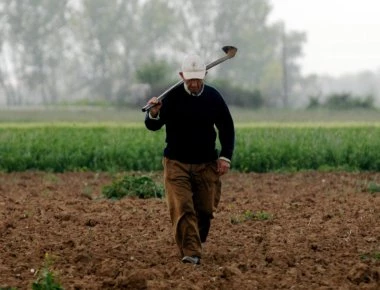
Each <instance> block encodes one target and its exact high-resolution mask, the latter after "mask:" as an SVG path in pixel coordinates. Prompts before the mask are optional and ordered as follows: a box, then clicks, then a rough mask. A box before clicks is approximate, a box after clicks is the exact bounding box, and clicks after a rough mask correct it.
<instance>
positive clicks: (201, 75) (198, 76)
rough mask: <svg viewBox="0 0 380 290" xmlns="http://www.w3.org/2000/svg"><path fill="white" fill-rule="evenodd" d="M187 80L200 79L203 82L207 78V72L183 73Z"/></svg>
mask: <svg viewBox="0 0 380 290" xmlns="http://www.w3.org/2000/svg"><path fill="white" fill-rule="evenodd" d="M182 73H183V77H184V79H185V80H192V79H198V80H203V79H204V78H205V76H206V71H204V70H202V71H191V72H182Z"/></svg>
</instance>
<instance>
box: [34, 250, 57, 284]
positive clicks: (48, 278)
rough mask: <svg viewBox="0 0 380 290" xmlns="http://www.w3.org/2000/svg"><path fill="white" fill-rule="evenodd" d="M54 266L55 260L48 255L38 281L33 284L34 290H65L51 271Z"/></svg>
mask: <svg viewBox="0 0 380 290" xmlns="http://www.w3.org/2000/svg"><path fill="white" fill-rule="evenodd" d="M52 265H53V259H52V257H51V256H50V255H49V254H48V253H46V254H45V261H44V266H43V268H42V269H41V270H40V273H39V275H38V278H37V280H36V281H34V282H33V284H32V290H64V289H63V288H62V286H61V285H60V283H59V282H58V281H57V277H56V275H55V273H54V272H53V271H52V269H51V268H52Z"/></svg>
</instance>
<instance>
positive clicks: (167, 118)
mask: <svg viewBox="0 0 380 290" xmlns="http://www.w3.org/2000/svg"><path fill="white" fill-rule="evenodd" d="M163 125H165V126H166V143H167V146H166V148H165V150H164V156H165V157H168V158H170V159H175V160H178V161H180V162H184V163H204V162H210V161H213V160H216V159H217V158H218V156H220V157H225V158H228V159H230V160H231V158H232V154H233V150H234V144H235V130H234V123H233V120H232V117H231V114H230V111H229V109H228V107H227V105H226V103H225V101H224V100H223V98H222V96H221V95H220V93H219V92H218V91H217V90H216V89H215V88H213V87H211V86H208V85H205V86H204V89H203V92H202V94H201V95H199V96H192V95H190V94H189V93H188V92H186V90H185V88H184V85H180V86H178V87H176V88H175V89H173V90H172V91H170V92H169V93H168V95H167V96H166V97H165V99H163V101H162V107H161V110H160V114H159V120H154V119H150V118H149V115H148V113H147V115H146V117H145V126H146V127H147V128H148V129H149V130H152V131H156V130H159V129H160V128H161V127H162V126H163ZM215 127H216V128H217V130H218V134H217V132H216V130H215ZM217 136H218V137H219V141H220V144H221V152H220V154H218V152H217V150H216V137H217Z"/></svg>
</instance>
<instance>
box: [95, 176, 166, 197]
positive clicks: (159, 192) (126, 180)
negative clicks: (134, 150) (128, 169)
mask: <svg viewBox="0 0 380 290" xmlns="http://www.w3.org/2000/svg"><path fill="white" fill-rule="evenodd" d="M102 192H103V195H104V196H105V197H107V198H114V199H121V198H123V197H125V196H135V197H138V198H154V197H155V198H162V197H163V196H164V188H163V186H160V185H157V184H156V183H155V182H154V181H153V180H152V179H151V178H150V177H148V176H140V177H139V176H133V175H132V176H130V175H126V176H124V177H119V178H116V179H115V180H114V181H113V182H112V184H111V185H106V186H104V187H103V190H102Z"/></svg>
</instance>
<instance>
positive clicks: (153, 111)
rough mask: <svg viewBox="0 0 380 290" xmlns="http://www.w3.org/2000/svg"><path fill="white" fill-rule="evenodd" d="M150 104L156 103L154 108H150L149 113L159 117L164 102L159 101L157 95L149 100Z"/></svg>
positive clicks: (153, 116)
mask: <svg viewBox="0 0 380 290" xmlns="http://www.w3.org/2000/svg"><path fill="white" fill-rule="evenodd" d="M148 104H149V105H154V106H153V107H152V108H150V110H149V113H150V115H151V116H152V118H157V116H158V113H159V112H160V109H161V106H162V102H161V101H159V100H158V99H157V97H153V98H151V99H150V100H149V101H148Z"/></svg>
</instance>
